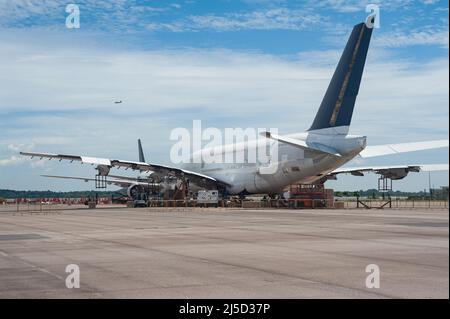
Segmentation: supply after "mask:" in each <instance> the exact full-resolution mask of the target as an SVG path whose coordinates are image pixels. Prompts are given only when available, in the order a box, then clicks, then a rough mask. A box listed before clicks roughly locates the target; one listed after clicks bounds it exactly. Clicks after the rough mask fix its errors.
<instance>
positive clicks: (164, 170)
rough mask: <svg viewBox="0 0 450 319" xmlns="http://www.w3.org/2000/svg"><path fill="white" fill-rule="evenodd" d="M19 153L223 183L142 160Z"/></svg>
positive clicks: (209, 183) (210, 183)
mask: <svg viewBox="0 0 450 319" xmlns="http://www.w3.org/2000/svg"><path fill="white" fill-rule="evenodd" d="M20 154H21V155H24V156H30V157H31V158H34V157H37V158H40V159H43V158H48V159H49V160H52V159H56V160H59V161H62V160H67V161H70V162H74V161H77V162H81V163H82V164H84V163H86V164H91V165H97V168H98V169H99V172H102V171H103V172H105V171H106V173H105V175H107V174H108V173H109V168H111V167H116V168H125V169H132V170H137V171H140V172H153V173H152V175H153V174H155V175H156V176H175V177H177V178H180V179H183V178H187V179H189V180H190V181H191V182H193V183H195V184H197V185H199V186H205V187H208V186H216V185H217V184H223V185H225V183H223V182H221V181H218V180H216V179H215V178H212V177H210V176H207V175H203V174H199V173H196V172H191V171H188V170H184V169H181V168H176V167H171V166H166V165H160V164H151V163H144V162H134V161H124V160H115V159H114V160H111V159H106V158H98V157H88V156H79V155H64V154H51V153H35V152H20Z"/></svg>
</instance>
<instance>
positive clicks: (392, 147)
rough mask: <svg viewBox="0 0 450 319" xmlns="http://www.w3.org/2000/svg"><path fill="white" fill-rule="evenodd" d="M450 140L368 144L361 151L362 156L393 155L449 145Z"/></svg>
mask: <svg viewBox="0 0 450 319" xmlns="http://www.w3.org/2000/svg"><path fill="white" fill-rule="evenodd" d="M448 146H449V141H448V140H435V141H425V142H414V143H400V144H385V145H374V146H370V145H369V146H367V147H366V148H365V149H364V150H362V151H361V153H359V155H360V156H361V157H362V158H368V157H375V156H383V155H391V154H398V153H406V152H415V151H422V150H429V149H434V148H441V147H448Z"/></svg>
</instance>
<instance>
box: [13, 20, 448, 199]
mask: <svg viewBox="0 0 450 319" xmlns="http://www.w3.org/2000/svg"><path fill="white" fill-rule="evenodd" d="M372 30H373V29H372V28H369V27H367V26H366V24H365V23H360V24H358V25H356V26H354V28H353V31H352V33H351V35H350V38H349V40H348V42H347V45H346V47H345V49H344V52H343V54H342V56H341V58H340V60H339V63H338V65H337V68H336V70H335V72H334V75H333V77H332V79H331V82H330V84H329V86H328V89H327V91H326V93H325V96H324V98H323V100H322V103H321V105H320V107H319V110H318V113H317V115H316V117H315V119H314V121H313V123H312V125H311V127H310V128H309V129H308V130H307V131H306V132H303V133H295V134H290V135H278V134H273V133H270V132H266V133H265V134H264V137H263V138H261V139H258V140H254V141H250V142H247V143H245V144H244V145H236V144H235V145H225V146H224V147H222V148H219V149H216V148H213V149H211V148H207V149H202V150H200V151H198V152H196V153H194V154H193V155H192V157H191V158H192V163H186V164H183V165H181V166H180V167H174V166H167V165H159V164H153V163H146V162H145V160H144V158H143V153H142V152H141V155H142V156H140V159H139V161H138V162H135V161H126V160H116V159H105V158H95V157H87V156H79V155H61V154H48V153H35V152H21V154H22V155H26V156H31V157H39V158H48V159H59V160H69V161H79V162H82V163H88V164H92V165H96V169H97V170H98V173H99V175H102V176H107V175H108V174H109V172H110V168H112V167H115V168H126V169H132V170H136V171H140V172H141V173H142V172H148V173H150V176H153V177H164V176H172V177H176V178H178V179H180V180H186V179H188V180H189V184H190V185H191V186H192V185H195V186H197V187H200V188H208V189H211V188H217V189H220V190H223V191H224V193H227V194H230V195H232V194H240V195H243V194H279V193H281V192H282V190H283V189H284V188H285V187H286V186H288V185H290V184H293V183H305V184H310V183H317V182H324V181H326V180H327V179H336V176H337V175H338V174H341V173H342V174H344V173H350V174H353V175H357V176H361V175H363V173H364V172H368V171H372V172H375V173H378V174H381V175H382V176H384V177H387V178H390V179H401V178H404V177H405V176H406V175H407V174H408V173H409V172H418V171H433V170H448V167H449V166H448V164H441V165H394V166H386V167H355V168H341V167H342V166H343V165H344V164H346V163H347V162H349V161H350V160H352V159H354V158H355V157H357V156H360V157H362V158H368V157H375V156H383V155H390V154H397V153H404V152H413V151H419V150H427V149H434V148H441V147H448V146H449V141H448V139H445V140H434V141H425V142H415V143H402V144H389V145H376V146H367V141H366V137H365V136H354V135H349V134H348V132H349V126H350V122H351V118H352V114H353V109H354V106H355V101H356V96H357V94H358V91H359V86H360V82H361V78H362V74H363V69H364V64H365V61H366V55H367V51H368V48H369V42H370V38H371V35H372ZM268 141H269V143H272V145H277V146H276V147H278V156H277V158H271V159H270V162H269V163H268V164H264V165H263V164H260V163H241V164H238V165H237V164H236V163H204V162H202V160H201V158H203V157H202V156H204V155H205V154H210V153H211V151H213V152H215V151H218V152H222V151H223V152H225V153H230V152H231V153H233V154H236V152H238V151H236V150H239V152H248V151H252V150H254V149H255V148H257V147H260V146H261V144H265V143H267V142H268ZM140 149H141V147H140ZM268 171H271V173H270V174H267V172H268ZM53 177H59V178H74V179H82V180H90V179H85V178H82V177H64V176H53ZM111 177H112V178H114V179H113V180H110V181H109V182H110V183H112V184H116V185H120V186H122V187H123V186H127V187H129V191H132V190H133V188H134V187H143V186H145V182H142V181H139V180H138V179H137V178H126V177H121V176H111ZM129 193H130V192H129Z"/></svg>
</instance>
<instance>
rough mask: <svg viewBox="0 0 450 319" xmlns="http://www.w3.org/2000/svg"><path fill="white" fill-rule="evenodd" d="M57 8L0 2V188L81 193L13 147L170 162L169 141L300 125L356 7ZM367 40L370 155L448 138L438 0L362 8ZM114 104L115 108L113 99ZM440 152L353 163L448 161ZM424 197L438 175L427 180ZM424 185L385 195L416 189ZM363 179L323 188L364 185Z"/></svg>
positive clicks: (147, 4) (82, 4)
mask: <svg viewBox="0 0 450 319" xmlns="http://www.w3.org/2000/svg"><path fill="white" fill-rule="evenodd" d="M68 3H69V2H66V1H59V0H40V1H37V0H27V1H20V0H19V1H0V70H1V72H0V85H1V86H2V88H3V89H2V90H1V91H0V188H13V189H53V190H59V189H63V190H70V189H89V188H91V185H88V184H84V183H79V182H66V181H58V180H56V181H53V180H46V179H44V178H40V177H39V174H41V173H52V174H69V175H78V176H91V175H92V173H93V171H94V170H93V169H92V168H91V167H86V166H79V165H73V164H72V165H69V164H60V163H55V162H47V161H46V162H30V161H27V160H23V159H22V158H20V157H18V156H17V151H18V150H23V149H25V150H35V151H48V152H57V153H68V154H86V155H92V156H100V157H114V158H122V159H134V158H135V157H137V151H136V145H135V144H136V140H137V138H142V140H143V143H144V147H145V150H146V153H147V157H148V158H147V160H151V161H154V162H158V163H167V164H169V156H168V154H169V150H170V147H171V146H172V144H173V142H172V141H170V140H169V135H170V131H171V130H172V129H173V128H176V127H180V126H181V127H187V128H189V127H191V126H192V120H194V119H201V120H202V121H203V124H204V126H214V127H218V128H221V129H222V128H225V127H265V128H270V127H277V128H278V129H279V131H280V132H282V133H292V132H297V131H302V130H304V129H306V128H308V126H309V125H310V123H311V121H312V119H313V117H314V115H315V112H316V110H317V108H318V105H319V104H320V101H321V99H322V97H323V94H324V92H325V89H326V87H327V85H328V81H329V79H330V77H331V74H332V72H333V71H334V66H335V65H336V63H337V60H338V59H339V56H340V53H341V51H342V49H343V46H344V44H345V41H346V39H347V37H348V35H349V32H350V31H351V28H352V26H353V25H354V24H356V23H358V22H360V21H363V20H364V19H365V17H366V16H367V14H368V13H366V12H365V7H366V4H367V3H369V2H368V1H359V0H354V1H348V0H327V1H281V0H280V1H264V0H243V1H236V0H235V1H231V0H229V1H101V2H100V1H92V0H88V1H75V2H73V3H76V4H77V5H78V6H79V8H80V18H81V28H80V29H67V28H66V27H65V19H66V16H67V13H66V12H65V7H66V5H67V4H68ZM372 3H377V4H379V5H380V10H381V20H380V23H381V27H380V28H379V29H376V30H375V32H374V36H373V39H372V43H371V47H370V51H369V55H368V61H367V65H366V70H365V75H364V78H363V83H362V85H361V90H360V94H359V97H358V100H357V105H356V108H355V113H354V117H353V122H352V127H351V131H352V133H355V134H362V135H367V136H368V140H369V143H370V144H382V143H392V142H409V141H421V140H428V139H442V138H448V128H449V123H448V102H449V101H448V94H449V92H448V2H447V1H439V0H423V1H410V0H394V1H372ZM118 99H121V100H123V101H124V103H123V104H120V105H116V104H114V103H113V102H114V100H118ZM447 162H448V150H435V151H425V152H416V153H411V154H407V155H398V156H389V157H384V158H376V159H373V160H370V161H369V160H365V161H362V160H357V162H356V163H354V164H356V165H358V166H361V165H371V164H376V165H387V164H403V163H407V164H415V163H447ZM432 178H433V184H435V186H440V185H447V184H448V173H433V176H432ZM427 183H428V175H427V174H415V175H413V174H411V175H410V176H408V178H407V179H405V180H404V181H400V182H397V183H396V185H395V186H396V187H397V188H398V189H406V190H420V189H423V188H424V187H426V185H427ZM374 185H376V184H375V176H368V177H366V178H357V177H343V178H341V179H340V180H338V181H337V182H334V181H333V182H331V183H330V186H332V187H335V188H336V189H355V188H369V187H372V186H374Z"/></svg>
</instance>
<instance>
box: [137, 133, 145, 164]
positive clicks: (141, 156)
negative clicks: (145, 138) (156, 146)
mask: <svg viewBox="0 0 450 319" xmlns="http://www.w3.org/2000/svg"><path fill="white" fill-rule="evenodd" d="M138 152H139V162H141V163H145V157H144V151H143V150H142V144H141V140H140V139H138Z"/></svg>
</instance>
